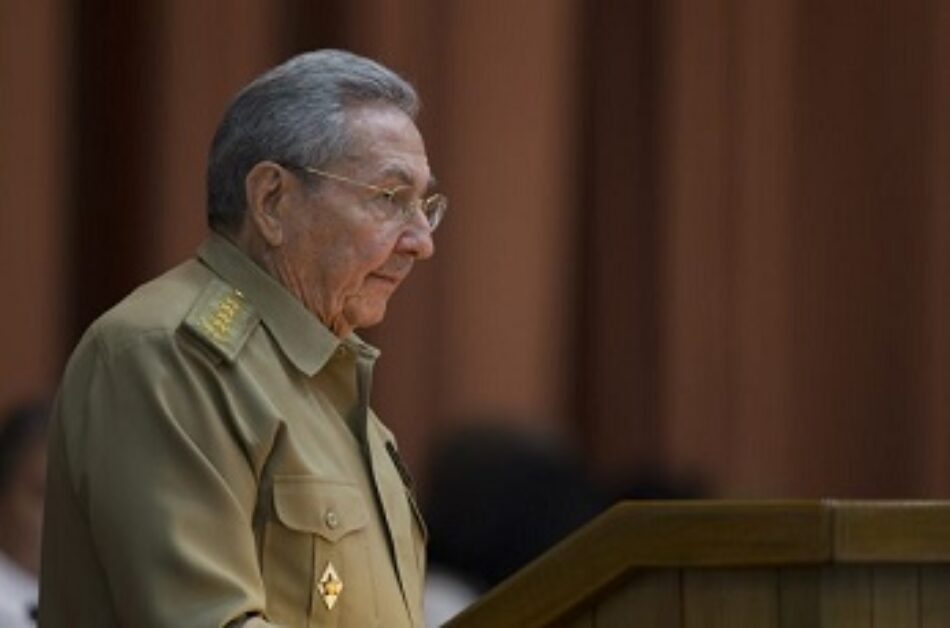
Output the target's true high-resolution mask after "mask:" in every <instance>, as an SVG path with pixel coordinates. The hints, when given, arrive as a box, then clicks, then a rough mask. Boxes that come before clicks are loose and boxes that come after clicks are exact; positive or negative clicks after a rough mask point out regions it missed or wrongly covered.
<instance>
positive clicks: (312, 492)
mask: <svg viewBox="0 0 950 628" xmlns="http://www.w3.org/2000/svg"><path fill="white" fill-rule="evenodd" d="M274 512H275V513H276V514H277V518H278V519H279V520H280V521H281V523H283V524H284V525H285V526H287V527H288V528H291V529H293V530H298V531H301V532H310V533H312V534H319V535H320V536H322V537H323V538H325V539H326V540H328V541H330V542H336V541H337V540H339V539H340V538H342V537H344V536H346V535H347V534H349V533H350V532H353V531H354V530H359V529H360V528H363V527H365V526H366V524H367V522H368V521H369V517H368V515H367V513H366V506H365V502H364V501H363V496H362V495H361V494H360V492H359V490H358V489H357V488H356V486H353V485H349V484H340V483H337V482H327V481H324V480H319V479H317V478H312V477H275V478H274Z"/></svg>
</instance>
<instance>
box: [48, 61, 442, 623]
mask: <svg viewBox="0 0 950 628" xmlns="http://www.w3.org/2000/svg"><path fill="white" fill-rule="evenodd" d="M417 110H418V98H417V96H416V93H415V90H414V89H413V88H412V86H410V85H409V84H408V83H407V82H406V81H405V80H403V79H402V78H400V77H399V76H397V75H396V74H394V73H393V72H392V71H390V70H388V69H386V68H384V67H382V66H381V65H379V64H377V63H375V62H373V61H370V60H369V59H365V58H363V57H359V56H356V55H353V54H350V53H346V52H342V51H332V50H325V51H317V52H312V53H307V54H303V55H300V56H298V57H295V58H293V59H291V60H289V61H287V62H286V63H284V64H282V65H280V66H278V67H277V68H274V69H273V70H271V71H269V72H267V73H265V74H264V75H262V76H261V77H259V78H258V79H256V80H255V81H254V82H252V83H251V84H250V85H249V86H247V87H246V88H244V89H243V90H242V91H241V92H240V93H239V94H238V96H237V97H236V99H235V100H234V101H232V103H231V105H230V106H229V108H228V110H227V112H226V113H225V115H224V119H223V120H222V122H221V123H220V125H219V127H218V130H217V132H216V134H215V138H214V141H213V144H212V147H211V153H210V157H209V164H208V205H207V211H208V223H209V226H210V228H211V234H210V235H209V237H208V239H207V240H206V241H205V243H204V244H203V245H202V246H201V248H200V249H199V251H198V253H197V256H196V257H195V258H194V259H192V260H190V261H187V262H185V263H183V264H182V265H180V266H178V267H176V268H174V269H172V270H171V271H169V272H168V273H166V274H165V275H163V276H161V277H159V278H157V279H155V280H153V281H151V282H149V283H147V284H145V285H143V286H141V287H140V288H139V289H138V290H136V291H135V292H133V293H132V294H131V295H130V296H128V297H127V298H126V299H125V300H123V301H122V302H121V303H119V304H118V305H117V306H116V307H114V308H113V309H112V310H110V311H109V312H107V313H106V314H104V315H103V316H102V317H101V318H100V319H99V320H97V321H96V322H95V323H93V325H92V326H91V327H90V328H89V329H88V330H87V332H86V334H85V335H84V337H83V338H82V340H81V341H80V343H79V345H78V346H77V348H76V349H75V351H74V353H73V355H72V357H71V358H70V360H69V363H68V365H67V367H66V371H65V374H64V376H63V380H62V384H61V386H60V391H59V394H58V395H57V399H56V402H55V404H54V408H53V418H52V423H51V429H50V465H49V474H48V484H47V507H46V519H45V522H44V525H45V527H44V533H43V569H42V574H41V584H40V617H39V619H40V625H41V626H43V627H44V628H59V627H67V626H68V627H70V628H113V627H118V626H135V627H136V628H140V627H141V628H159V627H167V628H180V627H181V626H190V627H193V628H202V627H207V628H212V627H214V628H219V627H222V626H227V627H229V628H232V627H235V626H243V627H247V628H251V627H254V628H258V627H262V626H276V625H280V626H287V627H290V626H324V625H333V626H338V627H347V626H352V627H360V628H363V627H366V626H385V627H386V628H408V627H419V626H422V625H423V617H422V588H423V573H424V568H425V548H424V532H423V530H424V528H423V525H422V522H421V518H420V515H419V513H418V510H417V509H416V506H415V503H414V501H413V497H412V494H411V491H410V485H409V481H408V477H409V476H408V473H407V472H406V470H405V468H404V467H403V464H402V462H401V460H400V457H399V454H398V452H397V449H396V445H395V440H394V438H393V435H392V434H391V433H390V432H389V431H388V430H387V428H386V427H385V426H384V425H383V423H382V422H381V421H380V420H379V419H378V418H377V417H376V415H375V414H374V413H373V412H372V410H370V408H369V397H370V389H371V382H372V368H373V364H374V362H375V360H376V358H377V357H378V355H379V351H378V350H377V349H375V348H374V347H372V346H370V345H368V344H366V343H365V342H363V341H362V340H361V339H360V338H359V337H358V336H356V335H355V333H354V331H355V330H356V329H358V328H364V327H367V326H370V325H375V324H377V323H379V322H380V321H382V319H383V317H384V315H385V311H386V304H387V302H388V299H389V297H390V296H391V295H392V294H393V293H394V292H395V291H396V289H397V288H398V287H399V285H400V284H401V283H402V281H403V280H404V279H405V278H406V277H407V276H408V274H409V273H410V271H411V270H412V268H413V264H414V263H415V262H417V261H420V260H425V259H427V258H429V257H430V256H431V255H432V254H433V250H434V245H433V231H434V230H435V228H436V227H437V226H438V224H439V221H440V220H441V218H442V215H443V213H444V212H445V209H446V203H447V201H446V199H445V197H444V196H442V195H441V194H436V193H435V192H434V190H433V186H434V178H433V177H432V174H431V172H430V169H429V163H428V159H427V156H426V151H425V146H424V143H423V140H422V137H421V135H420V133H419V130H418V129H417V127H416V125H415V122H414V120H415V116H416V112H417Z"/></svg>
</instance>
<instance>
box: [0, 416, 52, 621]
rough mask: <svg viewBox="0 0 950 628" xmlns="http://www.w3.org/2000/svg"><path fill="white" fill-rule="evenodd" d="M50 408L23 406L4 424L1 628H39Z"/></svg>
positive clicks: (0, 439) (0, 434) (0, 426)
mask: <svg viewBox="0 0 950 628" xmlns="http://www.w3.org/2000/svg"><path fill="white" fill-rule="evenodd" d="M46 424H47V408H46V407H45V406H44V405H42V404H40V403H29V404H22V405H18V406H16V407H14V408H13V409H12V410H11V411H10V412H8V413H7V414H5V415H4V417H3V422H2V423H0V627H2V628H27V627H30V626H34V625H35V622H34V615H35V612H36V597H37V588H38V580H37V579H38V577H39V572H40V529H41V525H42V521H43V490H44V483H45V478H46Z"/></svg>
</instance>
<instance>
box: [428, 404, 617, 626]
mask: <svg viewBox="0 0 950 628" xmlns="http://www.w3.org/2000/svg"><path fill="white" fill-rule="evenodd" d="M429 477H430V478H431V479H430V484H429V490H428V491H427V493H426V499H425V510H426V521H427V523H428V526H429V558H430V569H429V574H428V580H427V583H426V615H427V621H428V624H429V625H430V626H438V625H441V624H443V623H445V622H446V621H447V620H449V619H450V618H451V617H453V616H454V615H456V614H457V613H459V612H461V611H462V610H464V609H465V607H466V606H468V605H469V604H470V603H471V602H473V601H474V600H475V599H476V598H477V597H478V596H480V595H481V594H482V593H484V592H486V591H487V590H488V589H490V588H492V587H494V586H495V585H497V584H499V583H500V582H501V581H502V580H504V579H505V578H507V577H508V576H510V575H511V574H513V573H514V572H515V571H517V570H518V569H520V568H521V567H523V566H524V565H526V564H527V563H529V562H530V561H532V560H533V559H535V558H537V557H538V556H540V555H541V554H542V553H544V552H545V551H546V550H548V549H549V548H550V547H552V546H553V545H555V544H556V543H557V542H558V541H560V540H561V539H563V538H564V537H566V536H567V535H568V534H570V533H571V532H573V531H574V530H576V529H577V528H578V527H580V526H581V525H583V524H584V523H586V522H587V521H589V520H590V519H592V518H593V517H594V516H595V515H597V514H598V513H599V512H601V511H602V510H603V509H604V507H605V506H606V502H605V501H604V499H603V498H602V496H601V494H600V491H599V490H598V489H597V488H596V486H595V484H594V482H593V481H592V479H591V478H590V476H589V475H588V472H587V470H586V469H585V467H584V465H583V464H581V462H580V460H578V459H577V458H576V457H575V456H574V455H573V453H572V452H571V451H570V450H569V449H568V448H567V447H566V446H564V445H563V444H561V443H559V442H557V441H556V440H555V439H553V438H552V437H550V436H549V435H546V434H540V433H537V432H534V431H530V430H528V429H525V428H518V427H511V426H510V425H505V424H503V423H502V422H500V421H490V422H487V423H486V422H484V421H482V422H479V423H473V424H471V425H469V426H466V427H462V428H459V429H457V430H456V431H454V432H452V433H450V434H448V435H447V436H446V437H445V438H443V439H441V440H440V441H439V442H438V443H437V444H436V447H435V448H434V454H433V456H432V458H431V461H430V466H429Z"/></svg>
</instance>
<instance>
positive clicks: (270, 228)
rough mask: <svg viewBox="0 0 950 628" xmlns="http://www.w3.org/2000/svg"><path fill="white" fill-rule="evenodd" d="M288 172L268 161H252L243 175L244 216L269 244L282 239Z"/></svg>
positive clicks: (287, 192)
mask: <svg viewBox="0 0 950 628" xmlns="http://www.w3.org/2000/svg"><path fill="white" fill-rule="evenodd" d="M290 185H291V175H290V173H289V172H287V170H285V169H284V168H282V167H281V166H279V165H277V164H275V163H274V162H272V161H261V162H258V163H256V164H254V167H253V168H251V170H250V172H248V173H247V176H246V177H245V178H244V194H245V198H246V199H247V214H248V215H247V217H248V218H249V219H250V221H251V224H252V225H253V227H254V228H255V230H256V231H257V232H258V234H259V235H260V236H261V238H263V240H264V242H266V243H267V244H268V245H269V246H272V247H274V246H280V245H281V244H282V243H283V241H284V227H283V216H282V215H281V213H282V211H283V210H284V209H285V206H286V203H287V200H288V199H287V198H286V197H287V195H288V194H289V193H290Z"/></svg>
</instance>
